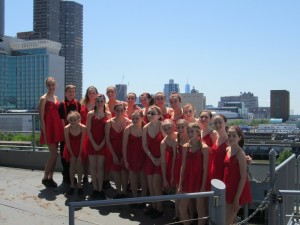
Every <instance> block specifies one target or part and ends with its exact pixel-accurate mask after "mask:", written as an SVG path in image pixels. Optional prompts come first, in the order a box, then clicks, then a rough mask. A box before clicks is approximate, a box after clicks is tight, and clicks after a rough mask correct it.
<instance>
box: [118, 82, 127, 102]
mask: <svg viewBox="0 0 300 225" xmlns="http://www.w3.org/2000/svg"><path fill="white" fill-rule="evenodd" d="M116 90H117V93H116V98H117V99H118V100H121V101H126V96H127V85H126V84H116Z"/></svg>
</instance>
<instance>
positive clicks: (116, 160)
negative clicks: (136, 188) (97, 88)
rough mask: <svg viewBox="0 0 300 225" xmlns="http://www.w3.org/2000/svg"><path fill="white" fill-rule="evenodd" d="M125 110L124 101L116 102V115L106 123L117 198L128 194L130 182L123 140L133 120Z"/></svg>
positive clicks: (109, 158)
mask: <svg viewBox="0 0 300 225" xmlns="http://www.w3.org/2000/svg"><path fill="white" fill-rule="evenodd" d="M125 110H126V109H125V106H124V104H123V103H118V104H116V105H115V106H114V114H115V115H116V116H115V117H113V118H112V119H110V120H108V121H107V123H106V125H105V140H106V144H107V147H108V149H109V155H108V157H107V161H108V164H107V165H108V167H109V169H110V173H111V174H112V176H113V179H114V181H115V185H116V189H117V194H116V196H115V198H122V197H125V196H126V191H127V184H128V171H127V170H126V168H125V167H124V160H123V154H122V141H123V132H124V129H125V127H126V126H128V125H129V124H131V120H129V119H128V118H127V117H125Z"/></svg>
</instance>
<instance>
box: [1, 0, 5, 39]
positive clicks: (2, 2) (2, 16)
mask: <svg viewBox="0 0 300 225" xmlns="http://www.w3.org/2000/svg"><path fill="white" fill-rule="evenodd" d="M3 36H4V0H0V42H2V41H3Z"/></svg>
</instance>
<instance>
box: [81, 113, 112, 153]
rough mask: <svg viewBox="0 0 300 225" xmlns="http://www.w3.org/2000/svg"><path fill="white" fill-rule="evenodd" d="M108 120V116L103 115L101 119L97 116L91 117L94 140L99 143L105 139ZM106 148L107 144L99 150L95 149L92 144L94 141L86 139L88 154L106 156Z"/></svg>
mask: <svg viewBox="0 0 300 225" xmlns="http://www.w3.org/2000/svg"><path fill="white" fill-rule="evenodd" d="M106 121H107V118H106V117H103V118H101V119H100V120H99V119H98V118H97V117H95V116H93V117H92V119H91V134H92V136H93V139H94V141H95V142H96V144H98V145H99V144H100V143H101V142H102V141H103V140H104V139H105V124H106ZM87 137H88V136H87ZM105 149H106V144H105V145H104V146H103V148H102V149H100V150H99V151H95V149H94V147H93V145H92V142H91V141H90V139H89V138H87V141H86V154H87V155H102V156H105V153H106V150H105Z"/></svg>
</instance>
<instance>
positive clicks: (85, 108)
mask: <svg viewBox="0 0 300 225" xmlns="http://www.w3.org/2000/svg"><path fill="white" fill-rule="evenodd" d="M97 96H98V90H97V88H96V87H94V86H89V87H88V88H87V89H86V93H85V96H84V98H83V99H82V100H81V102H80V104H81V108H80V115H81V123H82V124H84V125H86V124H87V115H88V112H89V111H91V110H93V109H94V108H95V101H96V98H97ZM87 140H88V136H87V134H86V135H85V138H84V144H83V146H84V149H83V151H86V150H85V149H86V145H87ZM88 159H89V158H88V157H87V158H86V160H85V161H84V162H83V168H84V177H83V183H88V174H89V160H88Z"/></svg>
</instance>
